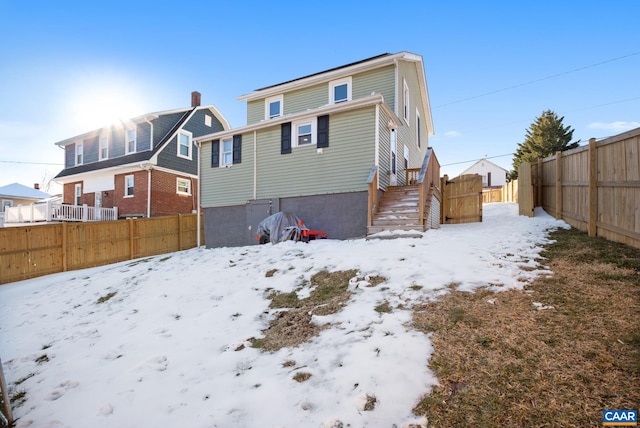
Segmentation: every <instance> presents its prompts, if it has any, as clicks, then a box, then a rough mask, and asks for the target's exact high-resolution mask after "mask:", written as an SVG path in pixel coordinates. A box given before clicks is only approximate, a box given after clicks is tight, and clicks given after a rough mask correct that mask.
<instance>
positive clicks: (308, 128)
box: [292, 117, 317, 147]
mask: <svg viewBox="0 0 640 428" xmlns="http://www.w3.org/2000/svg"><path fill="white" fill-rule="evenodd" d="M316 125H317V119H316V118H315V117H314V118H310V119H307V120H302V121H298V122H294V123H293V124H292V128H293V141H292V142H293V146H294V147H300V146H309V145H314V144H316Z"/></svg>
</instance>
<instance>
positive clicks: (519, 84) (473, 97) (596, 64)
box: [433, 51, 640, 108]
mask: <svg viewBox="0 0 640 428" xmlns="http://www.w3.org/2000/svg"><path fill="white" fill-rule="evenodd" d="M634 55H640V51H638V52H632V53H630V54H628V55H623V56H619V57H617V58H611V59H608V60H605V61H601V62H597V63H595V64H589V65H585V66H584V67H579V68H574V69H573V70H568V71H563V72H560V73H556V74H551V75H549V76H545V77H541V78H539V79H535V80H529V81H527V82H523V83H518V84H516V85H513V86H508V87H506V88H502V89H496V90H494V91H489V92H485V93H483V94H479V95H474V96H472V97H468V98H462V99H460V100H457V101H452V102H450V103H446V104H440V105H438V106H434V107H433V108H440V107H446V106H450V105H452V104H458V103H461V102H464V101H469V100H475V99H476V98H481V97H486V96H487V95H493V94H497V93H499V92H504V91H508V90H510V89H515V88H519V87H521V86H526V85H531V84H533V83H538V82H542V81H544V80H549V79H553V78H556V77H560V76H564V75H566V74H571V73H575V72H577V71H582V70H586V69H589V68H593V67H597V66H599V65H602V64H607V63H610V62H614V61H619V60H621V59H625V58H629V57H632V56H634Z"/></svg>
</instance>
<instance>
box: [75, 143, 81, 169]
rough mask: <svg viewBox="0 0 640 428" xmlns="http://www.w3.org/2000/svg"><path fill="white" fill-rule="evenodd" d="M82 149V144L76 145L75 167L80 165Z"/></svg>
mask: <svg viewBox="0 0 640 428" xmlns="http://www.w3.org/2000/svg"><path fill="white" fill-rule="evenodd" d="M82 161H83V147H82V143H76V165H82Z"/></svg>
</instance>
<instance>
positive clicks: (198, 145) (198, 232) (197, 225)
mask: <svg viewBox="0 0 640 428" xmlns="http://www.w3.org/2000/svg"><path fill="white" fill-rule="evenodd" d="M195 145H196V147H197V148H198V172H197V175H198V202H197V214H196V215H197V216H198V217H197V218H196V228H197V229H196V247H200V198H201V197H202V180H201V179H200V157H201V156H200V153H201V152H200V141H195Z"/></svg>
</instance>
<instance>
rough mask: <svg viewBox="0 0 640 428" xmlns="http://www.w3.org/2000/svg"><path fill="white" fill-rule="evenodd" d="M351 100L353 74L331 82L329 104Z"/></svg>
mask: <svg viewBox="0 0 640 428" xmlns="http://www.w3.org/2000/svg"><path fill="white" fill-rule="evenodd" d="M345 101H351V76H349V77H345V78H344V79H339V80H333V81H331V82H329V104H337V103H342V102H345Z"/></svg>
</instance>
